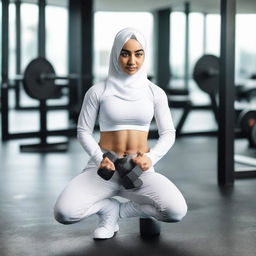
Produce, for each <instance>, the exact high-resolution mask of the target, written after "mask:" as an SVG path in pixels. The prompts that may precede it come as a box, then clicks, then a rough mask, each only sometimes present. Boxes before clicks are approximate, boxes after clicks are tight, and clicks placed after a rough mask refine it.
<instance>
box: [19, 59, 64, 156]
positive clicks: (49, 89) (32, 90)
mask: <svg viewBox="0 0 256 256" xmlns="http://www.w3.org/2000/svg"><path fill="white" fill-rule="evenodd" d="M57 78H58V77H57V76H56V75H55V71H54V68H53V66H52V65H51V63H50V62H49V61H47V60H46V59H45V58H36V59H34V60H32V61H31V62H30V63H29V64H28V66H27V67H26V69H25V72H24V78H23V84H24V89H25V91H26V92H27V94H28V95H29V96H30V97H32V98H34V99H37V100H39V101H40V107H39V111H40V132H39V134H40V143H38V144H31V145H20V150H21V151H22V152H65V151H66V150H67V146H68V142H60V143H47V106H46V100H48V99H53V98H60V97H61V90H60V88H58V86H56V85H55V82H54V79H57Z"/></svg>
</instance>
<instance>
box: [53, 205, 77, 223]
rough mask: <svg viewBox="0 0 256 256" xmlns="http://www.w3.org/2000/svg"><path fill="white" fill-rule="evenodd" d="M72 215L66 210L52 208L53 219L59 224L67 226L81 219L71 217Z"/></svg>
mask: <svg viewBox="0 0 256 256" xmlns="http://www.w3.org/2000/svg"><path fill="white" fill-rule="evenodd" d="M72 215H73V214H72V213H71V212H70V211H69V210H68V209H67V210H65V209H61V208H59V207H56V206H55V207H54V218H55V220H56V221H58V222H59V223H61V224H64V225H68V224H72V223H75V222H78V221H79V220H80V219H81V218H79V217H78V216H72Z"/></svg>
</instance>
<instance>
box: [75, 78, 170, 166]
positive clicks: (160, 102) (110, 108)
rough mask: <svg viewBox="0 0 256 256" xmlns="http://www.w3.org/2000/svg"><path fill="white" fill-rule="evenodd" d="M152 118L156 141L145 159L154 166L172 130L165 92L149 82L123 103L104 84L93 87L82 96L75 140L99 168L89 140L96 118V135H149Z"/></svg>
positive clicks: (97, 155) (94, 147)
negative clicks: (121, 132) (132, 132)
mask: <svg viewBox="0 0 256 256" xmlns="http://www.w3.org/2000/svg"><path fill="white" fill-rule="evenodd" d="M153 117H154V118H155V121H156V124H157V128H158V134H159V138H158V140H157V142H156V144H155V145H154V146H153V147H152V148H151V149H150V151H149V152H148V153H146V155H147V156H148V157H149V158H150V159H151V161H152V164H153V165H155V164H156V163H157V161H159V160H160V159H161V158H162V157H163V156H164V155H165V154H166V153H167V152H168V151H169V149H170V148H171V147H172V145H173V143H174V141H175V128H174V125H173V121H172V116H171V112H170V109H169V106H168V100H167V96H166V94H165V92H164V91H163V89H161V88H160V87H159V86H157V85H155V84H153V83H151V82H150V81H149V83H148V88H147V89H146V90H144V91H143V95H141V97H139V98H138V99H136V100H130V101H129V100H127V99H123V98H122V97H120V96H116V95H115V94H114V93H113V92H112V91H111V90H107V89H106V85H105V82H100V83H97V84H95V85H93V86H92V87H91V88H90V89H89V90H88V91H87V92H86V94H85V97H84V101H83V105H82V108H81V111H80V115H79V118H78V124H77V136H78V140H79V142H80V143H81V145H82V147H83V148H84V149H85V151H86V152H87V153H88V155H89V156H90V157H91V158H92V159H93V160H94V162H95V163H96V164H97V166H99V164H100V162H101V161H102V155H103V153H102V150H101V148H100V146H99V145H98V143H97V142H96V140H95V139H94V137H93V130H94V125H95V122H96V119H97V118H98V122H99V127H100V131H101V132H104V131H117V130H139V131H149V128H150V123H151V121H152V119H153Z"/></svg>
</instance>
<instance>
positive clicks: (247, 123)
mask: <svg viewBox="0 0 256 256" xmlns="http://www.w3.org/2000/svg"><path fill="white" fill-rule="evenodd" d="M238 123H239V124H240V128H241V132H242V134H243V136H244V137H246V138H247V139H248V141H249V146H250V147H256V138H255V126H256V110H251V109H249V110H244V111H242V112H241V113H240V115H239V117H238Z"/></svg>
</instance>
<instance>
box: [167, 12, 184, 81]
mask: <svg viewBox="0 0 256 256" xmlns="http://www.w3.org/2000/svg"><path fill="white" fill-rule="evenodd" d="M170 22H171V24H170V29H171V32H170V37H171V38H170V44H171V46H170V47H171V49H170V63H171V72H172V76H173V78H174V79H176V78H182V77H184V65H185V64H184V58H185V55H184V53H185V14H184V13H183V12H172V13H171V18H170Z"/></svg>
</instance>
